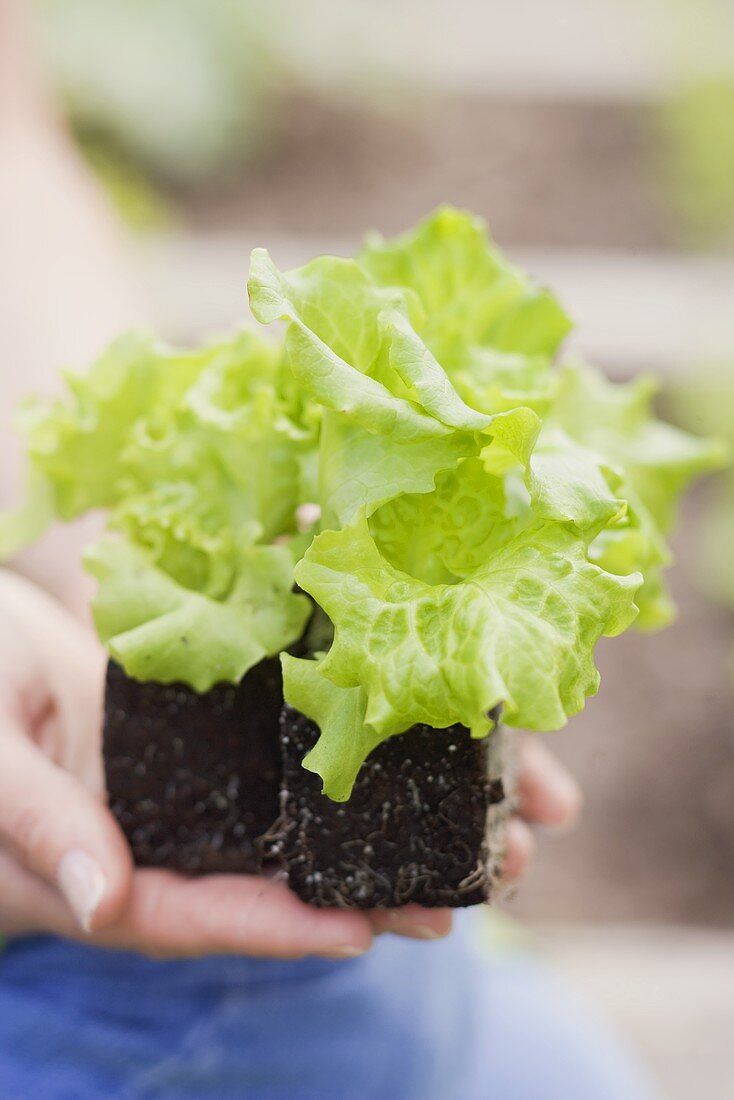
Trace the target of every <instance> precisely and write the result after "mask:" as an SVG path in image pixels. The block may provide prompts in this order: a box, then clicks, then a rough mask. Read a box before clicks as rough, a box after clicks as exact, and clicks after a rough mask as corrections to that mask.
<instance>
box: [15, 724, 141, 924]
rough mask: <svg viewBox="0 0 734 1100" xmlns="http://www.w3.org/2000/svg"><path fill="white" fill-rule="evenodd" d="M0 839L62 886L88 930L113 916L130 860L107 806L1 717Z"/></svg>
mask: <svg viewBox="0 0 734 1100" xmlns="http://www.w3.org/2000/svg"><path fill="white" fill-rule="evenodd" d="M0 842H1V843H2V845H3V847H5V848H7V849H9V850H10V851H11V852H12V853H13V854H14V855H15V856H16V857H17V859H18V860H19V861H20V862H21V863H22V865H23V866H24V867H26V868H27V869H28V870H29V871H31V872H33V874H35V875H38V876H39V877H40V878H42V879H43V880H44V881H45V882H47V883H50V884H52V885H55V886H57V887H58V888H59V890H60V891H61V893H62V895H63V896H64V897H65V899H66V901H67V903H68V905H69V907H70V908H71V910H72V912H73V913H74V915H75V917H76V920H77V923H78V925H79V927H80V928H81V929H82V930H83V931H84V932H90V931H92V930H94V929H97V928H101V927H103V926H104V925H106V924H109V923H110V922H112V921H114V920H115V919H116V918H117V917H118V916H119V915H120V913H121V912H122V910H123V907H124V905H125V903H126V900H127V896H128V893H129V890H130V885H131V880H132V861H131V857H130V852H129V849H128V847H127V845H126V843H125V840H124V838H123V836H122V833H121V832H120V830H119V828H118V827H117V825H116V823H115V821H114V820H113V818H112V816H111V814H110V813H109V811H108V810H107V808H106V807H105V806H104V805H103V804H102V802H100V801H98V800H97V799H96V798H95V797H94V796H93V795H91V794H89V793H88V792H87V791H86V790H85V789H84V788H83V787H82V786H81V784H79V783H78V782H77V781H76V780H75V779H74V778H72V776H70V775H69V774H68V773H67V772H65V771H62V770H61V768H58V767H57V766H56V765H55V764H53V763H51V761H50V760H48V759H47V758H46V757H45V756H44V755H43V753H42V752H41V751H40V750H39V749H38V748H36V746H35V745H33V744H32V743H31V742H30V741H28V740H26V738H25V736H24V734H23V731H22V730H21V729H20V728H18V727H17V726H14V719H13V718H12V717H11V716H8V715H1V716H0Z"/></svg>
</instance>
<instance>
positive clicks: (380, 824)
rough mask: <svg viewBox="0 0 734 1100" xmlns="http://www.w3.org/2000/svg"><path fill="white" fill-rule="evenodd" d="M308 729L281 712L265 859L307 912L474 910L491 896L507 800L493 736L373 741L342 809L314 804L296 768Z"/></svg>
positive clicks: (319, 797)
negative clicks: (275, 808)
mask: <svg viewBox="0 0 734 1100" xmlns="http://www.w3.org/2000/svg"><path fill="white" fill-rule="evenodd" d="M317 737H318V729H317V727H316V726H315V725H314V724H313V723H312V722H310V721H309V720H308V719H307V718H305V717H304V716H303V715H302V714H300V713H299V712H298V711H296V710H294V709H293V708H291V707H289V706H287V705H286V706H284V708H283V713H282V716H281V725H280V742H281V752H282V763H283V791H282V795H281V833H280V835H279V837H278V839H277V841H276V842H275V844H274V846H273V849H274V850H273V854H274V855H277V856H278V857H279V858H281V859H282V860H283V861H284V863H285V866H286V868H287V871H288V881H289V885H290V887H291V889H292V890H294V891H295V892H296V893H297V894H298V895H299V897H301V898H302V899H303V900H304V901H307V902H309V903H310V904H311V905H316V906H324V907H326V906H330V907H334V906H340V907H355V908H365V909H368V908H384V907H390V908H393V907H397V906H401V905H406V904H407V903H408V902H416V903H418V904H420V905H424V906H427V907H437V906H449V907H453V908H458V907H463V906H467V905H476V904H478V903H479V902H483V901H486V900H487V899H488V897H489V893H490V889H491V885H492V881H493V878H494V875H495V872H496V865H497V863H498V859H499V856H500V854H501V853H500V851H499V847H500V846H501V835H500V834H501V832H502V829H501V824H502V818H503V817H504V814H505V811H506V806H507V801H508V800H507V799H506V798H505V792H504V787H503V782H502V778H501V776H502V766H503V757H504V752H503V744H502V743H503V739H504V734H503V731H502V730H501V728H498V729H496V730H495V731H494V732H493V733H492V734H491V735H490V736H489V737H488V738H484V739H482V740H476V739H472V738H471V737H470V735H469V731H468V730H467V729H465V728H464V727H463V726H459V725H455V726H450V727H449V728H448V729H446V730H435V729H431V728H430V727H429V726H425V725H416V726H413V727H412V728H411V729H410V730H408V731H407V732H406V733H403V734H401V735H400V736H398V737H393V738H390V739H389V740H388V741H385V742H383V744H382V745H380V746H379V747H378V748H377V749H375V750H374V751H373V752H372V753H371V754H370V756H369V758H368V760H367V761H366V763H365V764H364V765H363V767H362V770H361V771H360V773H359V776H358V778H357V782H356V783H355V786H354V791H353V793H352V795H351V797H350V799H349V801H348V802H345V803H334V802H332V801H330V800H329V799H328V798H326V797H325V796H324V795H323V794H321V790H320V786H321V781H320V779H319V777H318V776H316V775H314V774H312V773H311V772H308V771H306V770H305V769H304V768H303V767H302V766H301V761H302V759H303V757H304V755H305V754H306V752H308V750H309V749H310V748H311V747H312V746H313V744H314V743H315V741H316V738H317Z"/></svg>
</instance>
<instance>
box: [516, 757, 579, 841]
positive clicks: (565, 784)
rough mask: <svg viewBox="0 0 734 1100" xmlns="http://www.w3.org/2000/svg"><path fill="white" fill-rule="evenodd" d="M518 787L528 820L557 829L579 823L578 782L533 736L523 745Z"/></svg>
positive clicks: (521, 812)
mask: <svg viewBox="0 0 734 1100" xmlns="http://www.w3.org/2000/svg"><path fill="white" fill-rule="evenodd" d="M517 785H518V796H519V800H520V814H521V816H522V817H523V818H524V820H525V821H528V822H532V823H533V824H536V825H545V826H552V827H556V828H558V827H569V826H571V825H573V824H575V823H576V821H577V820H578V817H579V815H580V813H581V791H580V790H579V788H578V785H577V784H576V781H575V779H574V778H573V776H572V775H571V774H570V772H568V771H567V770H566V768H564V766H563V765H562V764H561V763H559V761H558V760H557V759H556V757H555V756H554V755H553V754H552V753H550V752H548V750H547V749H546V748H544V746H543V745H541V744H540V742H539V741H538V740H536V739H535V738H534V737H528V738H526V739H525V741H524V742H523V746H522V750H521V757H520V771H519V774H518V781H517Z"/></svg>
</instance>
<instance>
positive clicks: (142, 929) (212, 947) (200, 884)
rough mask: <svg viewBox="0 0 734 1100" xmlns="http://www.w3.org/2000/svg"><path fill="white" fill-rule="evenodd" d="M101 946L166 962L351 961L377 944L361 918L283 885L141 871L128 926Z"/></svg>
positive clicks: (111, 931)
mask: <svg viewBox="0 0 734 1100" xmlns="http://www.w3.org/2000/svg"><path fill="white" fill-rule="evenodd" d="M96 939H97V942H99V943H102V944H107V945H109V946H123V947H127V948H130V949H133V950H139V951H143V952H146V953H149V954H154V955H161V956H171V957H173V956H195V955H206V954H246V955H258V956H270V957H274V958H283V959H289V958H300V957H302V956H304V955H325V956H327V957H329V958H350V957H354V956H357V955H361V954H363V953H364V952H365V951H366V950H367V949H368V948H369V947H370V945H371V943H372V929H371V927H370V923H369V921H368V920H367V917H366V916H365V915H364V914H363V913H358V912H356V911H350V910H344V909H315V908H313V907H312V906H309V905H306V904H305V903H304V902H302V901H300V900H299V899H298V898H297V897H296V895H295V894H293V893H291V891H290V890H289V889H288V887H287V886H286V885H285V883H283V882H277V881H274V880H273V879H268V878H258V877H255V876H251V875H211V876H209V877H207V878H202V879H186V878H184V877H182V876H180V875H176V874H174V873H172V872H169V871H159V870H154V869H145V870H139V871H137V872H136V874H135V878H134V885H133V890H132V893H131V895H130V900H129V904H128V907H127V909H126V910H125V913H124V915H123V917H122V919H121V920H120V921H119V922H118V923H117V924H116V925H113V926H111V927H109V928H107V929H105V930H104V931H102V932H101V933H100V934H99V935H98V936H97V937H96Z"/></svg>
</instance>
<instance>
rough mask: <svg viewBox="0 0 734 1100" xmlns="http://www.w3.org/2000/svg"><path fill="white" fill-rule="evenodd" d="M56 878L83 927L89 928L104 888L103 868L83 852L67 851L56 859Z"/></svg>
mask: <svg viewBox="0 0 734 1100" xmlns="http://www.w3.org/2000/svg"><path fill="white" fill-rule="evenodd" d="M57 881H58V884H59V889H60V890H61V893H62V894H63V895H64V897H65V898H66V900H67V902H68V903H69V906H70V907H71V909H72V911H73V913H74V916H75V917H76V919H77V920H78V921H79V924H80V925H81V927H82V930H83V931H84V932H91V931H92V921H93V920H94V914H95V913H96V912H97V909H98V908H99V903H100V902H101V900H102V898H103V897H104V892H105V890H106V888H107V879H106V877H105V874H104V872H103V870H102V868H101V867H100V866H99V864H98V863H97V861H96V860H94V859H92V857H91V856H90V855H87V853H86V852H82V851H78V850H74V851H71V852H67V853H66V855H65V856H64V857H63V859H62V860H61V862H60V863H59V869H58V873H57Z"/></svg>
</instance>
